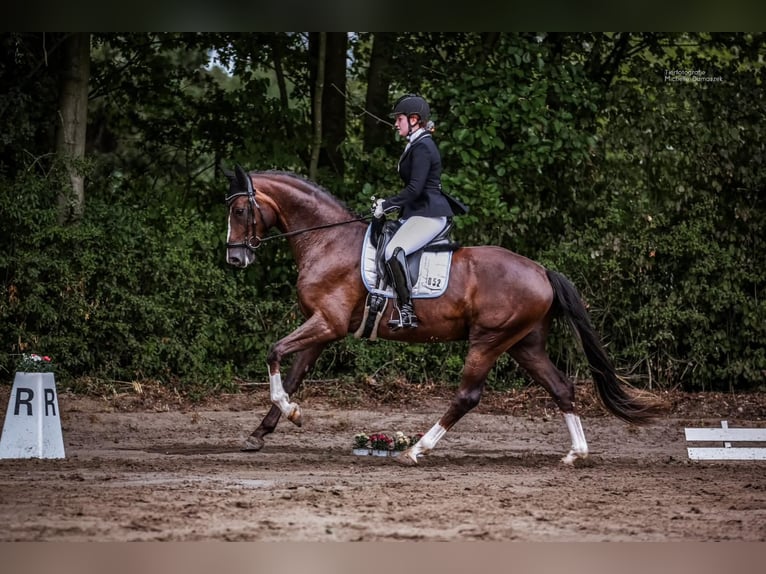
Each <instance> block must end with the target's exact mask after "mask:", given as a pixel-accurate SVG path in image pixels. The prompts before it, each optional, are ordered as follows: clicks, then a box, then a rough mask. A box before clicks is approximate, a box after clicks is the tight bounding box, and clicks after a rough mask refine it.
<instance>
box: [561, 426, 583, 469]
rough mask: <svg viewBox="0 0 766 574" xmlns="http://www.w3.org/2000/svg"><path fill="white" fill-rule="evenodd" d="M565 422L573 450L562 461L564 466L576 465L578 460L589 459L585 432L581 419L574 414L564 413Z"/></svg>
mask: <svg viewBox="0 0 766 574" xmlns="http://www.w3.org/2000/svg"><path fill="white" fill-rule="evenodd" d="M564 421H565V422H566V423H567V429H569V435H570V436H571V437H572V448H571V450H570V451H569V453H568V454H567V455H566V456H565V457H564V458H562V459H561V462H563V463H564V464H574V461H575V460H577V459H578V458H588V443H587V441H586V440H585V432H583V430H582V422H581V421H580V417H579V416H577V415H576V414H574V413H564Z"/></svg>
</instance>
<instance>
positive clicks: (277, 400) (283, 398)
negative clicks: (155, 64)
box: [269, 373, 297, 417]
mask: <svg viewBox="0 0 766 574" xmlns="http://www.w3.org/2000/svg"><path fill="white" fill-rule="evenodd" d="M269 389H270V390H271V402H272V403H274V404H275V405H277V406H278V407H279V410H281V411H282V413H283V414H284V415H286V416H288V417H289V416H290V415H291V414H292V412H293V409H294V408H295V407H296V406H297V405H295V404H294V403H290V397H289V396H288V394H287V393H286V392H285V388H284V387H283V386H282V375H280V374H279V373H276V374H274V375H271V374H270V375H269Z"/></svg>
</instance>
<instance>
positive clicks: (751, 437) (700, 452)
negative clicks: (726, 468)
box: [685, 421, 766, 460]
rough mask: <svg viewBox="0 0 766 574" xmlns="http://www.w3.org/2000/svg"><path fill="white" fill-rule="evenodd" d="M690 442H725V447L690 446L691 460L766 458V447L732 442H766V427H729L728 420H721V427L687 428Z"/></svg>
mask: <svg viewBox="0 0 766 574" xmlns="http://www.w3.org/2000/svg"><path fill="white" fill-rule="evenodd" d="M685 431H686V440H687V441H689V442H723V447H688V448H687V449H686V450H687V451H688V453H689V458H690V459H691V460H766V447H763V446H738V447H732V446H731V443H732V442H740V443H754V444H758V443H763V442H766V428H763V429H759V428H729V423H728V421H721V428H686V429H685Z"/></svg>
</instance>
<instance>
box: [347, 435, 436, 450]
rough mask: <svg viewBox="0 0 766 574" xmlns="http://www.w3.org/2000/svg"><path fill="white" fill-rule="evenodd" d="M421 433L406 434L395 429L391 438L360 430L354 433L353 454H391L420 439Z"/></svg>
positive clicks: (405, 448) (406, 447)
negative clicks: (368, 433)
mask: <svg viewBox="0 0 766 574" xmlns="http://www.w3.org/2000/svg"><path fill="white" fill-rule="evenodd" d="M422 436H423V435H422V434H421V433H417V434H414V435H412V436H409V437H408V436H407V435H406V434H404V433H403V432H402V431H396V433H394V436H393V438H391V437H390V436H388V435H387V434H385V433H380V432H377V433H373V434H371V435H369V436H368V435H367V434H366V433H363V432H360V433H357V434H355V435H354V448H353V450H354V454H381V455H382V454H383V453H388V454H391V455H393V454H394V453H399V452H402V451H405V450H407V449H408V448H409V447H411V446H412V445H414V444H415V443H416V442H418V441H419V440H420V438H421V437H422Z"/></svg>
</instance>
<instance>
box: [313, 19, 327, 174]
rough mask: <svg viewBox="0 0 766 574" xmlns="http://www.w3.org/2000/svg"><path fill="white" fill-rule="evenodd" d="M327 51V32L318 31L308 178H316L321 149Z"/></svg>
mask: <svg viewBox="0 0 766 574" xmlns="http://www.w3.org/2000/svg"><path fill="white" fill-rule="evenodd" d="M326 53H327V32H319V54H318V55H317V67H316V82H315V83H314V98H313V107H314V140H313V143H312V146H311V164H310V165H309V179H312V180H316V176H317V168H318V166H319V151H320V150H321V149H322V95H323V93H324V72H325V56H326Z"/></svg>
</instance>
